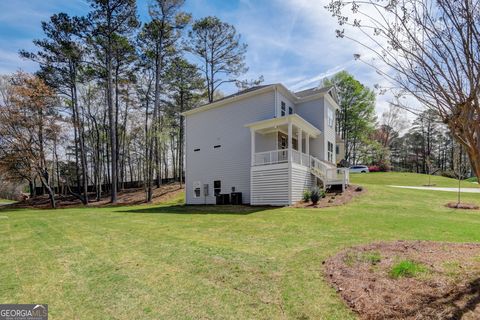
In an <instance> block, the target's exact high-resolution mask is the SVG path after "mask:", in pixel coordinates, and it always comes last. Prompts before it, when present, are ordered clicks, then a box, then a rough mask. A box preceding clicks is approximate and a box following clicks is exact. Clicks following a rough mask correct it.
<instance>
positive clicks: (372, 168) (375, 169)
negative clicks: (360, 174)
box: [368, 166, 380, 172]
mask: <svg viewBox="0 0 480 320" xmlns="http://www.w3.org/2000/svg"><path fill="white" fill-rule="evenodd" d="M368 171H370V172H380V167H379V166H369V167H368Z"/></svg>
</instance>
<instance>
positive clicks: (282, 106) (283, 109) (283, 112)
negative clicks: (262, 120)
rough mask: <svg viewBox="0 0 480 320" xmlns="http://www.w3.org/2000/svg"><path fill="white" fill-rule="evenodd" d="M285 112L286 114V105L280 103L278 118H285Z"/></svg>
mask: <svg viewBox="0 0 480 320" xmlns="http://www.w3.org/2000/svg"><path fill="white" fill-rule="evenodd" d="M286 112H287V105H286V104H285V102H284V101H282V102H281V104H280V116H281V117H285V115H286Z"/></svg>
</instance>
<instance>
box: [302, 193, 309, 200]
mask: <svg viewBox="0 0 480 320" xmlns="http://www.w3.org/2000/svg"><path fill="white" fill-rule="evenodd" d="M302 199H303V201H304V202H308V201H310V191H308V190H305V191H303V196H302Z"/></svg>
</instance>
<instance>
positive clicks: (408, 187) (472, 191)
mask: <svg viewBox="0 0 480 320" xmlns="http://www.w3.org/2000/svg"><path fill="white" fill-rule="evenodd" d="M390 187H393V188H402V189H416V190H433V191H447V192H458V188H439V187H413V186H412V187H411V186H390ZM460 192H465V193H480V188H460Z"/></svg>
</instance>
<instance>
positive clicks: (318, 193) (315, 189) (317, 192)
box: [310, 187, 325, 204]
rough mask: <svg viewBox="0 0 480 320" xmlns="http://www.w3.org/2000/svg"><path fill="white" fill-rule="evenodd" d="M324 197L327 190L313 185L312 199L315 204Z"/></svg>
mask: <svg viewBox="0 0 480 320" xmlns="http://www.w3.org/2000/svg"><path fill="white" fill-rule="evenodd" d="M323 197H325V191H323V190H320V188H319V187H313V188H312V190H311V191H310V200H311V201H312V203H313V204H317V203H318V201H319V200H320V199H321V198H323Z"/></svg>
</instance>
